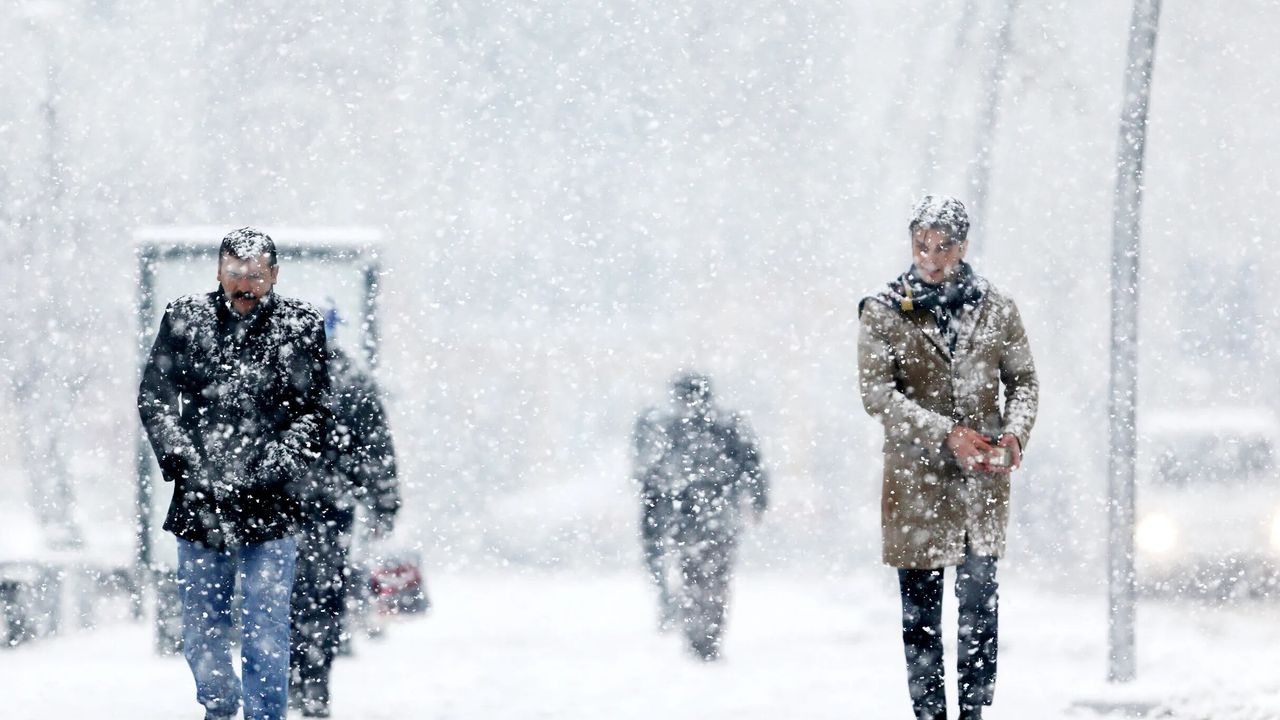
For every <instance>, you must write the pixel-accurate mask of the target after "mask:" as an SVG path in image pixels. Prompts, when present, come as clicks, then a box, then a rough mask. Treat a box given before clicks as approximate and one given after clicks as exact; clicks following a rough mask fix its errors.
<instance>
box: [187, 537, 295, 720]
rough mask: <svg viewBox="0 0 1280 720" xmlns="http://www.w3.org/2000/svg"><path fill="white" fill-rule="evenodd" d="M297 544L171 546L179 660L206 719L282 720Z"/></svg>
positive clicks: (284, 541) (291, 540)
mask: <svg viewBox="0 0 1280 720" xmlns="http://www.w3.org/2000/svg"><path fill="white" fill-rule="evenodd" d="M297 552H298V542H297V540H296V539H295V538H293V537H286V538H282V539H280V540H271V541H268V542H264V543H257V544H249V545H240V546H238V547H233V548H229V549H227V550H221V551H220V550H214V549H211V548H209V547H206V546H204V545H201V544H199V543H193V542H189V541H187V540H182V539H179V540H178V585H179V588H180V589H181V592H182V654H183V655H184V656H186V658H187V665H189V666H190V667H191V674H192V676H194V677H195V681H196V700H197V701H198V702H199V703H200V704H201V705H203V706H204V708H205V713H206V716H207V717H215V718H221V717H231V716H232V715H235V713H236V711H237V710H239V708H240V703H241V699H242V698H243V701H244V717H245V720H284V718H285V715H286V713H287V712H288V699H289V695H288V693H289V595H290V593H291V592H292V590H293V570H294V564H295V562H296V559H297ZM237 576H238V577H239V579H240V588H241V592H242V595H243V599H242V602H241V609H240V619H241V643H240V663H241V675H242V676H243V677H244V681H243V683H242V682H241V680H240V678H238V677H236V673H235V669H234V667H233V666H232V660H231V639H232V638H231V635H232V625H233V623H232V617H231V612H232V604H231V603H232V598H233V597H234V595H235V582H236V578H237Z"/></svg>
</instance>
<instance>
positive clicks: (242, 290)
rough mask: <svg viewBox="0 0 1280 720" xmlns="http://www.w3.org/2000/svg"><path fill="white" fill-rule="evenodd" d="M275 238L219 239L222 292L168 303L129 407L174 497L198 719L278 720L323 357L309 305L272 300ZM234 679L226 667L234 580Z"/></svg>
mask: <svg viewBox="0 0 1280 720" xmlns="http://www.w3.org/2000/svg"><path fill="white" fill-rule="evenodd" d="M279 270H280V268H279V266H278V265H277V264H276V249H275V243H274V242H273V241H272V240H271V238H270V237H268V236H267V235H265V234H264V233H261V232H258V231H256V230H253V229H251V228H242V229H240V230H236V231H234V232H232V233H230V234H228V235H227V236H226V237H225V238H223V240H222V246H221V247H220V249H219V252H218V284H219V288H218V289H217V290H215V291H214V292H211V293H208V294H205V295H191V296H186V297H182V298H179V299H177V300H175V301H173V302H172V303H171V304H170V305H169V306H168V307H167V308H166V310H165V313H164V318H163V319H162V320H161V321H160V330H159V332H158V333H157V335H156V340H155V344H154V345H153V346H152V349H151V355H150V357H149V358H148V361H147V364H146V367H145V369H144V370H143V374H142V384H141V387H140V388H139V391H138V412H139V414H140V415H141V417H142V423H143V425H144V426H145V428H146V432H147V436H148V438H149V439H150V441H151V447H152V449H154V451H155V454H156V459H157V460H158V462H159V465H160V469H161V472H162V474H163V476H164V479H165V481H167V482H171V483H173V499H172V500H171V502H170V505H169V512H168V515H167V516H166V518H165V522H164V529H165V530H168V531H169V532H171V533H173V534H174V535H175V536H177V543H178V582H179V586H180V590H181V593H182V604H183V654H184V655H185V657H186V660H187V663H188V665H189V666H190V667H191V672H192V675H193V676H194V678H195V682H196V698H197V700H198V701H199V702H200V703H201V704H202V705H203V706H204V707H205V713H206V718H230V717H232V716H234V715H235V714H236V712H237V710H238V709H239V706H240V705H241V703H242V702H243V705H244V711H245V713H244V714H245V718H246V720H248V719H250V718H252V719H253V720H283V718H284V717H285V713H286V712H287V710H286V705H287V698H288V695H287V688H288V680H289V673H288V648H289V614H288V613H289V594H290V591H291V589H292V585H293V572H294V562H295V555H296V551H297V543H296V539H295V533H296V532H297V529H298V524H299V521H300V520H301V517H302V508H301V505H300V500H299V498H300V497H302V496H304V495H307V494H310V491H308V490H307V489H306V488H305V487H304V486H305V484H306V483H307V482H310V478H309V477H308V474H307V468H308V467H309V466H310V465H311V464H312V463H313V462H315V460H316V459H317V458H318V457H319V451H320V447H321V442H322V439H323V431H324V427H325V425H326V423H327V422H328V420H327V418H328V412H329V411H328V408H327V395H328V391H329V370H328V358H327V355H326V353H325V342H324V326H323V323H322V320H321V318H320V314H319V313H318V312H317V311H316V310H315V308H313V307H311V306H310V305H308V304H306V303H303V302H301V301H298V300H293V299H290V298H283V297H279V296H277V295H276V294H275V293H274V292H273V291H272V289H273V287H274V286H275V283H276V279H277V277H278V275H279ZM237 576H238V577H239V580H240V584H241V589H242V593H243V597H242V611H241V615H242V621H243V628H242V648H241V675H242V676H243V682H241V680H240V679H239V678H237V677H236V674H235V672H234V669H233V667H232V659H231V630H232V626H233V622H232V617H231V611H232V599H233V594H234V588H235V582H236V579H237Z"/></svg>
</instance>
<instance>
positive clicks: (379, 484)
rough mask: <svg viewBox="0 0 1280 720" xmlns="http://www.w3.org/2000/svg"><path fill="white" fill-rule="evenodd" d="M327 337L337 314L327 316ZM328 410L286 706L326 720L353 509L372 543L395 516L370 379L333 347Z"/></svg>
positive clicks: (385, 431)
mask: <svg viewBox="0 0 1280 720" xmlns="http://www.w3.org/2000/svg"><path fill="white" fill-rule="evenodd" d="M325 321H326V322H325V329H326V331H328V334H329V337H330V338H332V336H333V330H334V328H335V326H336V324H337V317H336V313H327V314H326V317H325ZM329 371H330V384H331V388H332V392H331V393H330V398H331V401H330V405H329V407H330V411H331V413H332V417H333V422H332V424H331V425H330V427H329V432H328V433H327V437H326V443H325V448H324V451H323V452H322V453H321V457H320V459H319V461H318V462H317V463H316V464H315V465H314V466H313V467H312V472H313V473H314V474H315V475H316V476H317V482H315V483H313V484H312V485H311V487H313V488H315V489H316V490H317V493H316V495H315V497H314V498H312V499H311V501H310V502H308V503H307V505H308V512H307V519H306V522H305V523H304V531H303V533H302V535H301V537H300V545H299V547H298V572H297V579H296V581H295V582H294V587H293V614H292V616H293V641H292V648H291V657H290V661H289V666H290V674H291V680H292V683H291V685H290V692H291V696H292V697H291V701H292V704H293V705H294V706H296V707H299V708H301V710H302V714H303V716H304V717H328V716H329V675H330V671H331V669H332V667H333V659H334V657H335V656H336V655H337V652H338V645H339V641H340V639H341V635H342V618H343V615H344V614H345V613H346V605H347V592H348V590H349V589H350V579H351V578H353V577H355V576H354V574H353V573H352V572H351V570H350V568H349V567H348V551H349V549H350V547H351V535H352V526H353V524H354V523H355V510H356V508H355V504H356V503H360V504H362V505H363V506H364V507H365V509H366V510H367V511H368V512H367V516H368V521H369V524H370V528H371V531H372V534H373V536H374V537H385V536H386V535H389V534H390V533H391V530H392V528H393V527H394V523H395V517H396V512H397V511H398V510H399V509H400V488H399V484H398V482H397V480H396V456H395V448H394V446H393V445H392V442H391V431H390V429H389V428H388V426H387V416H386V412H385V411H384V410H383V407H382V400H381V398H380V397H379V394H378V388H377V386H376V385H375V384H374V382H373V379H372V378H370V377H369V376H368V375H366V374H365V373H363V372H361V371H360V369H359V368H358V367H356V365H355V364H354V363H353V362H352V361H351V359H350V358H349V357H348V356H347V354H346V353H345V352H343V351H342V350H341V349H340V348H338V347H337V346H336V345H332V344H331V350H330V357H329Z"/></svg>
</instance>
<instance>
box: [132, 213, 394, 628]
mask: <svg viewBox="0 0 1280 720" xmlns="http://www.w3.org/2000/svg"><path fill="white" fill-rule="evenodd" d="M261 229H262V231H263V232H265V233H267V234H268V235H270V236H271V237H272V239H274V240H275V241H276V252H277V255H278V258H279V262H280V263H281V264H282V265H287V264H288V263H289V262H291V261H297V260H320V261H323V262H333V263H340V264H347V265H352V266H355V267H356V268H357V270H358V272H359V273H360V274H362V275H363V277H364V289H363V294H362V300H363V307H362V308H361V309H360V310H361V312H360V320H361V322H362V323H363V324H364V325H363V327H364V341H363V343H362V348H361V349H362V350H363V351H364V353H365V356H366V358H367V360H368V362H369V367H370V368H371V369H372V368H376V367H377V363H378V344H379V335H378V324H377V305H378V292H379V289H380V288H379V281H378V278H379V276H380V273H381V264H380V259H379V256H378V246H379V244H380V241H381V235H380V233H378V232H377V231H376V230H371V229H369V228H362V227H334V228H328V227H326V228H306V227H296V228H289V227H263V228H261ZM227 230H228V228H224V227H213V226H173V227H144V228H140V229H138V230H137V231H136V232H135V233H134V250H135V255H136V257H137V262H138V285H137V287H138V297H137V318H138V361H137V371H136V372H137V374H136V375H135V378H136V379H137V380H138V381H140V380H141V373H142V367H143V366H144V365H145V363H146V359H147V356H148V354H149V352H150V340H151V338H153V337H154V335H155V330H156V329H155V327H153V325H154V323H155V310H156V302H157V299H156V297H155V289H156V280H157V270H158V268H159V266H160V265H161V264H162V263H164V262H172V261H179V262H181V261H189V262H191V263H207V264H208V267H209V268H210V269H211V271H212V269H213V268H214V267H215V266H216V263H217V255H218V248H219V245H220V243H221V240H222V237H223V236H224V235H225V234H226V233H227ZM161 301H162V302H163V301H165V300H164V299H161ZM136 446H137V457H136V467H137V473H138V486H137V498H136V503H137V516H138V527H137V533H138V546H137V554H136V558H135V559H136V563H137V568H138V575H139V576H140V577H141V578H143V579H144V581H145V582H147V584H148V585H150V586H151V587H158V586H159V585H161V584H163V583H164V582H166V578H167V577H168V574H169V569H167V568H162V567H158V566H157V565H156V563H155V559H154V552H153V548H152V537H153V533H154V530H155V528H153V527H152V515H151V510H152V503H153V500H154V491H155V486H156V482H155V478H154V477H152V465H153V462H152V459H151V446H150V444H149V443H148V442H147V438H146V435H145V433H143V432H142V429H141V427H140V426H139V427H138V430H137V438H136ZM163 621H164V618H161V617H157V623H158V624H160V623H163ZM160 632H161V634H162V635H163V633H164V631H163V630H161V631H160ZM164 642H165V641H164V639H163V638H162V639H161V646H162V647H163V645H164Z"/></svg>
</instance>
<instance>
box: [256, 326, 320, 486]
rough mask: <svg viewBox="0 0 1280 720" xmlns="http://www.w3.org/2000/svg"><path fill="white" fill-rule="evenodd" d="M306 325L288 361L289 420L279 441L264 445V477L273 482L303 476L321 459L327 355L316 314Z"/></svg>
mask: <svg viewBox="0 0 1280 720" xmlns="http://www.w3.org/2000/svg"><path fill="white" fill-rule="evenodd" d="M312 320H313V322H309V323H307V326H308V327H307V328H306V330H305V331H304V333H303V337H302V338H300V339H299V340H297V341H296V342H297V343H298V345H299V347H297V348H296V351H295V352H294V353H293V354H292V359H291V361H290V367H289V369H288V372H289V383H290V385H291V386H292V388H291V390H292V392H291V393H290V394H291V395H292V402H294V403H296V404H297V407H296V408H291V410H290V412H289V419H288V421H287V422H286V424H285V425H284V427H283V428H282V431H281V433H280V436H279V438H278V439H276V440H274V441H272V442H269V443H267V447H266V458H265V461H264V465H265V469H266V475H267V477H268V478H271V479H272V480H273V481H274V482H287V481H290V480H295V479H298V478H300V477H302V476H303V474H304V473H305V472H306V470H307V468H309V467H310V466H311V465H312V464H314V463H315V462H316V460H318V459H319V458H320V453H321V451H322V450H323V448H324V435H325V430H326V428H327V427H328V423H329V420H330V412H329V406H328V402H329V360H328V358H329V354H328V352H327V350H326V349H325V340H324V324H323V323H322V322H321V321H320V316H319V315H318V314H317V315H315V316H314V318H312Z"/></svg>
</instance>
